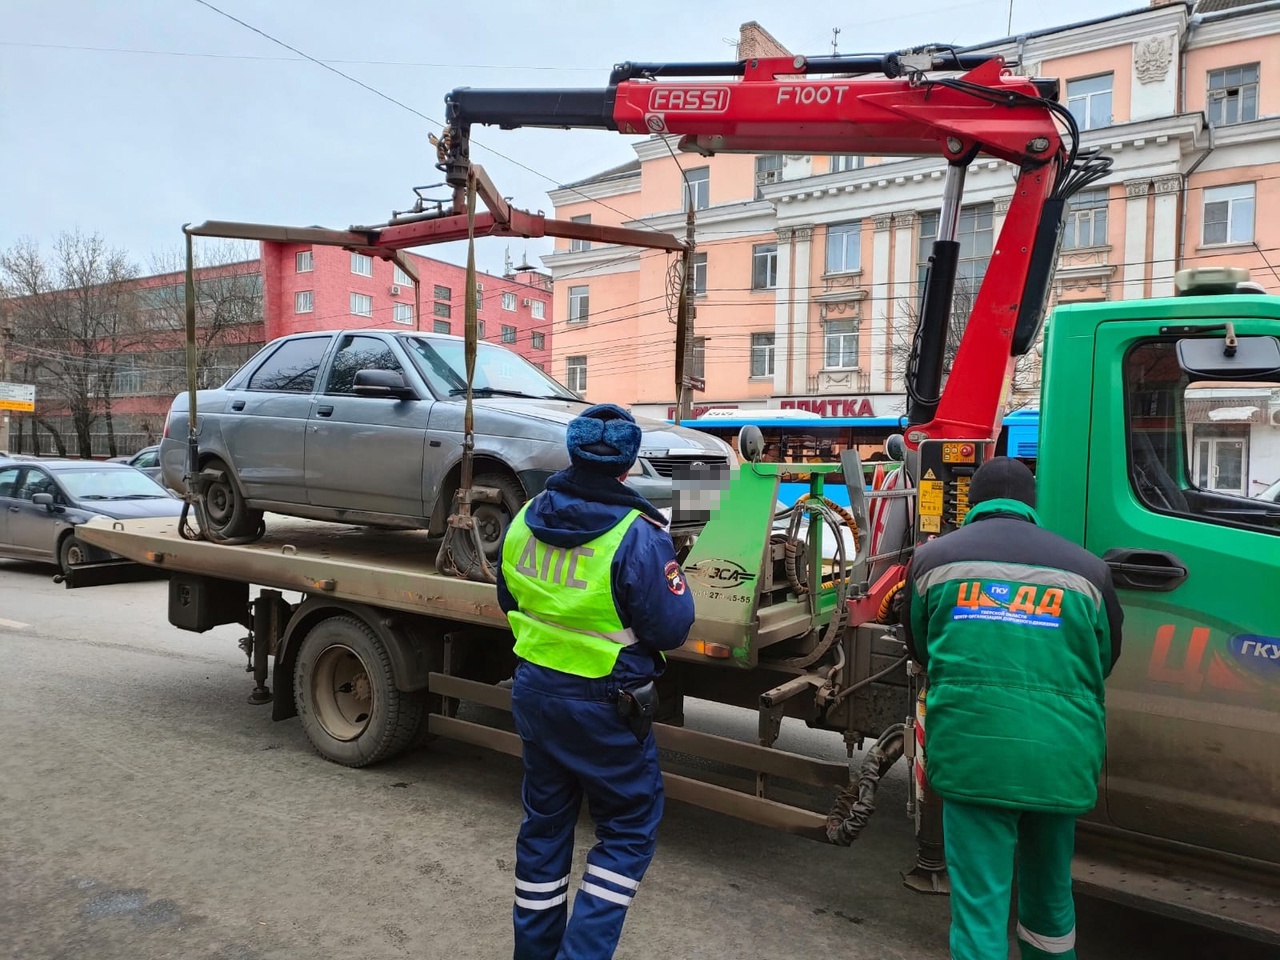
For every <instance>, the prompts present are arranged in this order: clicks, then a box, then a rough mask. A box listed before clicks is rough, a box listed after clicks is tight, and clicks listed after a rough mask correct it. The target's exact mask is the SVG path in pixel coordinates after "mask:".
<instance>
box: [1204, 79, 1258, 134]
mask: <svg viewBox="0 0 1280 960" xmlns="http://www.w3.org/2000/svg"><path fill="white" fill-rule="evenodd" d="M1257 119H1258V65H1257V64H1256V63H1250V64H1248V65H1246V66H1242V67H1227V68H1226V69H1225V70H1210V71H1209V122H1210V123H1211V124H1213V125H1214V126H1215V127H1220V126H1224V125H1226V124H1231V123H1245V122H1246V121H1249V120H1257Z"/></svg>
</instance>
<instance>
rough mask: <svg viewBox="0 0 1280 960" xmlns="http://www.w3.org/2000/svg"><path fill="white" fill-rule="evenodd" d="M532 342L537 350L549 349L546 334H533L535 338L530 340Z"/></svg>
mask: <svg viewBox="0 0 1280 960" xmlns="http://www.w3.org/2000/svg"><path fill="white" fill-rule="evenodd" d="M530 341H531V342H532V344H533V349H535V350H545V349H547V335H546V334H545V333H535V334H533V336H532V337H531V338H530Z"/></svg>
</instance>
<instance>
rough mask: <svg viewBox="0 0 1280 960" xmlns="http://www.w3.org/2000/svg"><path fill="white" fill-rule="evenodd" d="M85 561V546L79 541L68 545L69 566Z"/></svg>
mask: <svg viewBox="0 0 1280 960" xmlns="http://www.w3.org/2000/svg"><path fill="white" fill-rule="evenodd" d="M82 563H84V547H82V546H80V544H78V543H71V544H68V545H67V566H69V567H78V566H80V564H82Z"/></svg>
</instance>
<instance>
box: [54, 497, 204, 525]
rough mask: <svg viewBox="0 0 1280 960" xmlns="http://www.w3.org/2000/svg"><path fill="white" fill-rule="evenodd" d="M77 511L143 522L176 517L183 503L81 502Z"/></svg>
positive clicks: (167, 499)
mask: <svg viewBox="0 0 1280 960" xmlns="http://www.w3.org/2000/svg"><path fill="white" fill-rule="evenodd" d="M76 509H77V510H80V511H82V512H84V513H91V514H97V515H98V516H102V517H110V518H111V519H113V520H142V519H146V518H147V517H176V516H178V515H179V514H180V513H182V501H181V500H179V499H177V498H176V497H164V498H157V499H155V500H80V501H78V503H77V506H76Z"/></svg>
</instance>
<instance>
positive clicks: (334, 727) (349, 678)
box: [293, 616, 424, 767]
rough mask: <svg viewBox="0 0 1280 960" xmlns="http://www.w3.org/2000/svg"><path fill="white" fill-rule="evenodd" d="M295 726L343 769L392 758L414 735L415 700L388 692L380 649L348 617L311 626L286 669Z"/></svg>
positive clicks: (386, 663) (386, 662) (391, 685)
mask: <svg viewBox="0 0 1280 960" xmlns="http://www.w3.org/2000/svg"><path fill="white" fill-rule="evenodd" d="M293 691H294V693H293V695H294V702H295V704H296V706H297V708H298V717H299V719H300V720H301V721H302V729H303V730H305V731H306V734H307V739H309V740H310V741H311V745H312V746H313V747H315V748H316V751H317V752H319V754H320V755H321V756H322V757H324V758H325V759H327V760H332V761H333V762H334V763H340V764H342V765H343V766H347V767H364V766H368V765H369V764H371V763H377V762H378V761H379V760H386V759H388V758H390V757H393V756H395V755H396V754H398V753H400V752H401V751H402V750H404V749H405V747H407V746H409V745H410V744H411V743H412V742H413V741H414V739H415V738H416V737H417V734H418V730H419V728H420V727H421V725H422V713H423V706H424V704H423V698H422V697H421V696H420V695H418V694H413V693H404V692H402V691H400V690H398V689H397V688H396V681H395V675H394V670H393V669H392V666H391V657H390V655H389V654H388V653H387V648H386V646H385V645H384V644H383V642H382V640H381V639H380V638H379V637H378V635H377V634H376V633H374V632H373V631H372V630H370V629H369V627H368V625H366V624H365V623H363V622H361V621H360V620H358V619H356V618H355V617H349V616H344V617H330V618H329V619H328V620H325V621H323V622H321V623H319V624H317V625H316V626H315V627H313V628H312V629H311V631H310V632H309V633H308V634H307V635H306V637H305V638H304V639H303V641H302V646H301V647H300V648H299V650H298V660H297V662H296V663H295V664H294V668H293Z"/></svg>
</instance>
